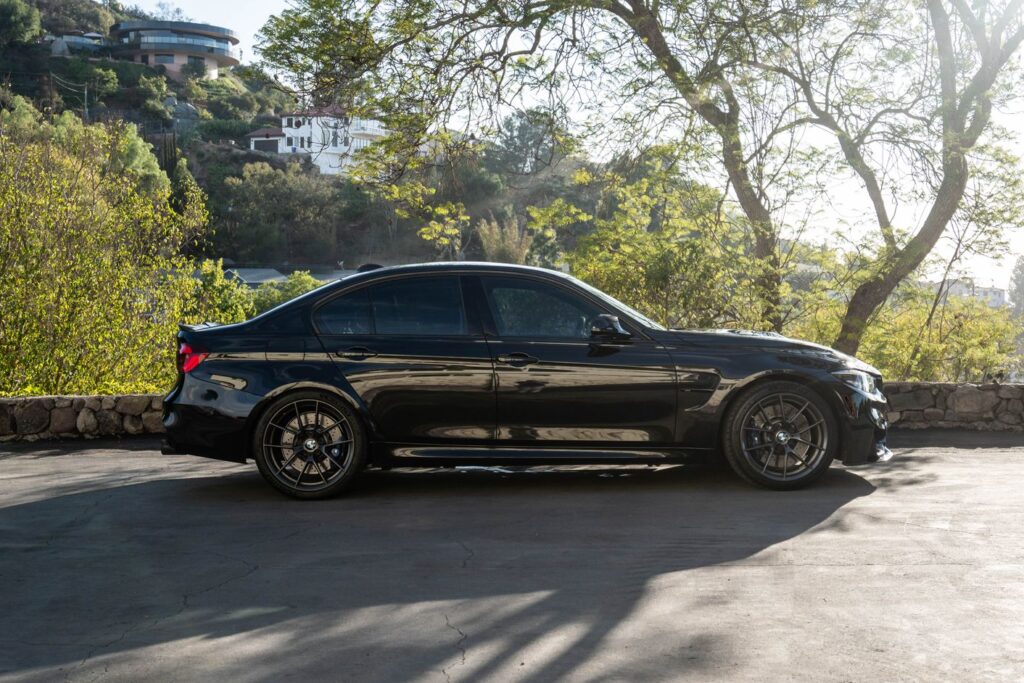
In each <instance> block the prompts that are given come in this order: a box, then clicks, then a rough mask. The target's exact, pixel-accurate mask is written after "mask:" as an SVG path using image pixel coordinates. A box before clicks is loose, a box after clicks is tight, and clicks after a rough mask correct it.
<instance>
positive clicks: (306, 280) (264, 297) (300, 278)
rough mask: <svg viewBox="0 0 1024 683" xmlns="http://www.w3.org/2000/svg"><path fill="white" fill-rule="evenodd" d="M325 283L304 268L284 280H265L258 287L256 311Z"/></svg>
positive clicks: (290, 298) (265, 309)
mask: <svg viewBox="0 0 1024 683" xmlns="http://www.w3.org/2000/svg"><path fill="white" fill-rule="evenodd" d="M322 284H324V283H323V282H320V280H317V279H316V278H314V277H313V276H312V275H310V274H309V273H308V272H306V271H304V270H297V271H295V272H294V273H292V274H291V275H289V276H288V277H287V278H286V279H285V280H284V281H283V282H265V283H263V284H262V285H260V286H259V287H258V288H257V289H256V296H255V301H254V304H255V309H256V313H263V312H264V311H269V310H270V309H271V308H273V307H274V306H279V305H280V304H283V303H284V302H285V301H291V300H292V299H294V298H295V297H297V296H299V295H300V294H305V293H306V292H309V291H311V290H314V289H316V288H317V287H319V286H321V285H322Z"/></svg>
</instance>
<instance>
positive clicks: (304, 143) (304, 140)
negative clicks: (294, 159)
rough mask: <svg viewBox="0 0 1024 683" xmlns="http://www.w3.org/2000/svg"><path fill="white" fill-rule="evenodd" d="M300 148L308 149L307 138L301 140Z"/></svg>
mask: <svg viewBox="0 0 1024 683" xmlns="http://www.w3.org/2000/svg"><path fill="white" fill-rule="evenodd" d="M299 147H301V148H302V149H306V138H299Z"/></svg>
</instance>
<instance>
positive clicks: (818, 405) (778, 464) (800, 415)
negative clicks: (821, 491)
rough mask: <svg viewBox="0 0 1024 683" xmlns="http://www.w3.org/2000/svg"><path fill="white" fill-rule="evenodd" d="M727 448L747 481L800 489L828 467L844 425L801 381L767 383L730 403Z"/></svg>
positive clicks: (732, 463)
mask: <svg viewBox="0 0 1024 683" xmlns="http://www.w3.org/2000/svg"><path fill="white" fill-rule="evenodd" d="M722 446H723V451H724V454H725V459H726V461H727V462H728V463H729V466H730V467H731V468H732V470H733V471H734V472H736V474H738V475H739V476H740V477H742V478H743V479H745V480H746V481H748V482H750V483H752V484H757V485H758V486H763V487H766V488H770V489H776V490H792V489H798V488H803V487H804V486H807V485H809V484H811V483H813V482H814V481H816V480H818V479H819V478H821V476H822V475H824V474H825V472H827V471H828V468H829V466H830V465H831V464H832V460H833V458H835V455H836V452H837V451H838V448H839V423H838V421H837V420H836V417H835V414H834V413H833V411H832V409H831V407H830V406H829V405H828V404H827V403H826V402H825V399H824V398H822V397H821V396H820V395H818V393H817V392H815V391H814V390H812V389H810V388H808V387H806V386H804V385H802V384H798V383H796V382H788V381H773V382H767V383H765V384H761V385H758V386H755V387H752V388H751V389H749V390H747V391H745V392H744V393H743V394H741V395H740V396H739V397H738V398H737V399H736V400H735V401H734V402H733V403H732V405H731V406H729V409H728V410H727V411H726V414H725V419H724V420H723V426H722Z"/></svg>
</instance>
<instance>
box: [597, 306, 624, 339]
mask: <svg viewBox="0 0 1024 683" xmlns="http://www.w3.org/2000/svg"><path fill="white" fill-rule="evenodd" d="M631 336H633V335H631V334H630V333H629V332H627V331H626V330H625V328H623V327H622V323H620V322H619V317H618V316H615V315H611V314H609V313H602V314H601V315H599V316H597V317H596V318H594V319H593V320H592V321H591V322H590V338H591V339H601V340H604V341H616V340H623V339H629V338H630V337H631Z"/></svg>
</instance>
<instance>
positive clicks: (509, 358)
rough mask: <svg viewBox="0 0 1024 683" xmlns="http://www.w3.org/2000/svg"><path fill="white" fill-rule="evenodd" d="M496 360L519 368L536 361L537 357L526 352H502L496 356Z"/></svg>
mask: <svg viewBox="0 0 1024 683" xmlns="http://www.w3.org/2000/svg"><path fill="white" fill-rule="evenodd" d="M498 362H499V363H505V364H507V365H511V366H513V367H517V368H521V367H523V366H524V365H532V364H534V363H536V362H537V359H536V358H534V357H533V356H531V355H530V354H528V353H503V354H502V355H500V356H498Z"/></svg>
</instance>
